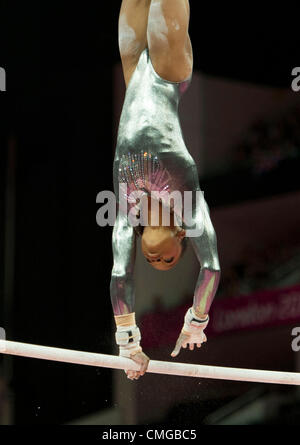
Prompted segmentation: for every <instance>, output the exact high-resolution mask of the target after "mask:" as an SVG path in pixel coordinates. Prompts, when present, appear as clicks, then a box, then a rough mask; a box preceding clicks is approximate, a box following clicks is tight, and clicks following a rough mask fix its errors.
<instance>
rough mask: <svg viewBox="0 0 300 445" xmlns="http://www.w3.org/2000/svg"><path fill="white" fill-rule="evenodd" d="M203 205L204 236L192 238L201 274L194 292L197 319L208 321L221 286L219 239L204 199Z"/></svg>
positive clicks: (194, 307)
mask: <svg viewBox="0 0 300 445" xmlns="http://www.w3.org/2000/svg"><path fill="white" fill-rule="evenodd" d="M202 204H203V205H202V206H201V207H202V212H201V213H202V218H203V226H202V227H203V229H204V230H203V233H202V235H200V236H198V237H191V238H190V240H191V243H192V246H193V248H194V251H195V254H196V256H197V259H198V261H199V264H200V272H199V276H198V280H197V284H196V288H195V292H194V299H193V309H194V312H195V314H196V315H197V317H199V318H200V319H206V318H207V315H208V313H209V310H210V307H211V304H212V302H213V299H214V296H215V294H216V291H217V288H218V285H219V281H220V264H219V257H218V250H217V238H216V233H215V230H214V227H213V225H212V222H211V219H210V214H209V208H208V206H207V204H206V202H205V200H204V199H203V201H202ZM200 217H201V216H200ZM201 224H202V223H201Z"/></svg>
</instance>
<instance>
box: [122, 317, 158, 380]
mask: <svg viewBox="0 0 300 445" xmlns="http://www.w3.org/2000/svg"><path fill="white" fill-rule="evenodd" d="M140 340H141V332H140V330H139V328H138V327H137V326H136V325H131V326H117V331H116V342H117V344H118V345H119V347H120V349H119V350H120V353H119V355H120V356H121V357H126V358H130V359H131V360H133V361H134V362H135V363H138V364H140V365H141V367H140V370H139V371H134V370H131V369H126V370H125V373H126V375H127V377H128V378H129V379H131V380H137V379H138V378H139V377H141V376H142V375H144V374H145V372H146V370H147V368H148V363H149V360H150V359H149V357H147V355H146V354H144V352H143V350H142V348H141V346H140Z"/></svg>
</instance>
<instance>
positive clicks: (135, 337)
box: [110, 212, 149, 380]
mask: <svg viewBox="0 0 300 445" xmlns="http://www.w3.org/2000/svg"><path fill="white" fill-rule="evenodd" d="M112 244H113V258H114V264H113V269H112V274H111V282H110V295H111V302H112V307H113V311H114V316H115V317H114V318H115V322H116V328H117V330H116V334H115V337H116V343H117V344H118V345H119V350H120V355H121V356H122V357H127V358H131V359H132V360H134V361H135V362H136V363H139V364H140V365H141V367H140V370H139V371H132V370H125V373H126V375H127V377H128V378H129V379H131V380H133V379H138V378H139V377H140V376H142V375H144V374H145V372H146V370H147V367H148V363H149V357H148V356H147V355H146V354H144V352H143V351H142V348H141V346H140V340H141V333H140V330H139V328H138V327H137V325H136V321H135V312H134V301H135V298H134V281H133V272H134V263H135V251H136V235H135V233H134V228H133V226H132V225H130V224H129V222H128V218H127V214H126V213H124V214H121V212H118V216H117V219H116V222H115V225H114V229H113V236H112Z"/></svg>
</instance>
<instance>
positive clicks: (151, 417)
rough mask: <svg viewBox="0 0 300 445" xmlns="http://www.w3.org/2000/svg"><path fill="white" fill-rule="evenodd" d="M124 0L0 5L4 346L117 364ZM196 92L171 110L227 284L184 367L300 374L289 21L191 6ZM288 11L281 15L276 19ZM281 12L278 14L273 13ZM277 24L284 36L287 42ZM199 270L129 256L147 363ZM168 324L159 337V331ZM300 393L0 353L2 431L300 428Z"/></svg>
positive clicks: (174, 322)
mask: <svg viewBox="0 0 300 445" xmlns="http://www.w3.org/2000/svg"><path fill="white" fill-rule="evenodd" d="M120 4H121V2H120V1H114V2H98V3H96V2H94V3H90V4H88V5H86V4H84V6H82V5H81V4H78V5H77V4H76V3H69V2H64V3H62V2H57V3H55V2H54V3H53V2H51V4H49V5H48V6H45V5H43V7H42V6H41V5H40V4H39V3H38V2H33V1H32V2H24V4H23V3H18V4H17V6H16V4H14V2H8V1H3V0H2V1H0V67H3V68H4V69H5V70H6V82H7V84H6V88H7V91H6V92H0V253H1V254H0V326H2V327H4V328H5V330H6V335H7V338H8V339H10V340H15V341H22V342H27V343H36V344H43V345H49V346H57V347H63V348H70V349H78V350H86V351H94V352H101V353H108V354H116V353H117V349H116V347H115V344H114V323H113V316H112V309H111V303H110V296H109V282H110V272H111V267H112V254H111V231H112V228H111V227H104V228H103V227H98V226H97V225H96V218H95V216H96V211H97V205H96V195H97V193H98V192H100V191H102V190H112V161H113V156H114V149H115V143H116V133H117V127H118V120H119V116H120V112H121V108H122V102H123V99H124V93H125V85H124V81H123V77H122V69H121V63H120V56H119V51H118V35H117V31H118V29H117V25H118V14H119V9H120ZM190 5H191V23H190V35H191V40H192V43H193V51H194V75H193V81H192V84H191V86H190V88H189V90H188V91H187V93H186V94H185V96H184V97H183V99H182V102H181V106H180V117H181V122H182V127H183V133H184V137H185V141H186V145H187V147H188V148H189V150H190V152H191V154H192V155H193V157H194V159H195V161H196V163H197V166H198V169H199V178H200V185H201V188H202V190H203V191H204V193H205V198H206V200H207V202H208V205H209V207H210V210H211V218H212V221H213V224H214V226H215V229H216V233H217V238H218V246H219V256H220V263H221V268H222V278H221V284H220V288H219V291H218V293H217V296H216V299H215V302H214V304H213V307H212V311H211V322H210V325H209V327H208V329H207V335H208V343H207V344H206V345H205V346H204V347H203V348H201V349H200V350H197V351H194V352H190V351H183V352H181V353H180V356H179V357H178V360H180V361H183V362H187V363H189V362H190V363H202V364H210V365H220V366H232V367H245V368H262V369H271V370H286V371H299V372H300V352H296V351H293V350H292V346H291V344H292V339H293V337H292V335H291V333H292V329H293V328H294V327H297V326H300V231H299V224H300V205H299V204H300V179H299V167H300V125H299V124H300V92H298V93H296V92H294V91H293V90H292V89H291V83H292V80H293V78H292V75H291V72H292V69H293V68H294V67H297V66H300V61H299V47H300V42H299V35H298V36H297V32H296V29H297V28H296V26H294V24H293V23H292V22H293V21H292V15H293V14H292V11H291V10H287V14H286V15H285V14H284V11H283V7H282V5H278V11H275V6H274V5H273V7H272V8H273V9H272V15H264V14H263V13H262V11H261V10H260V8H259V7H253V4H252V3H251V4H250V2H246V4H243V6H242V8H241V9H240V10H238V9H235V12H234V14H233V13H232V12H231V11H230V10H226V9H225V10H224V11H221V10H216V8H209V6H208V5H206V4H204V5H199V2H197V1H196V0H191V1H190ZM287 9H288V8H287ZM278 12H280V18H279V15H277V14H276V13H278ZM283 29H284V32H283ZM197 274H198V264H197V261H196V258H195V256H194V253H193V251H192V250H191V249H188V250H187V252H186V253H185V256H184V258H183V260H182V261H181V262H180V264H178V265H177V266H176V268H174V270H172V271H170V272H164V273H163V274H162V273H161V272H158V271H155V270H152V269H151V266H149V265H147V263H146V262H145V261H143V259H142V258H141V255H140V253H138V257H137V264H136V287H137V300H136V313H137V318H138V324H139V326H140V328H141V331H142V345H143V348H144V350H145V352H146V353H147V354H148V355H149V356H150V357H151V358H152V359H156V360H169V359H170V353H171V351H172V348H173V346H174V344H175V341H176V339H177V336H178V333H179V330H180V329H181V325H182V321H183V316H184V314H185V311H186V309H187V308H188V307H189V306H190V305H191V302H192V297H193V290H194V287H195V282H196V277H197ZM149 283H151V285H149ZM166 327H167V329H166ZM299 422H300V393H299V390H297V388H291V387H278V386H276V385H257V384H248V383H238V382H226V381H214V380H198V379H191V378H184V377H170V376H163V375H151V374H149V375H146V376H144V377H143V378H142V379H140V380H139V381H137V382H131V381H129V380H128V379H127V378H126V375H125V373H123V372H120V371H111V370H109V369H104V368H89V367H84V366H82V367H81V366H76V365H66V364H61V363H52V362H46V361H38V360H32V359H26V358H10V357H0V424H90V425H92V424H99V425H101V424H103V425H108V424H112V425H113V424H148V425H151V424H153V423H156V424H159V423H161V424H163V423H167V424H170V425H172V424H174V425H181V424H182V425H195V424H197V425H202V424H299Z"/></svg>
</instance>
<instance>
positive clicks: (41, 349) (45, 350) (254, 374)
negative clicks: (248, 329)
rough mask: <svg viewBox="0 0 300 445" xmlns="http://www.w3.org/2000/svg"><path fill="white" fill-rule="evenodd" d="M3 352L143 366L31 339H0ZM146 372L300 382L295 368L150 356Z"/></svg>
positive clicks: (118, 366) (104, 364)
mask: <svg viewBox="0 0 300 445" xmlns="http://www.w3.org/2000/svg"><path fill="white" fill-rule="evenodd" d="M0 353H2V354H9V355H19V356H22V357H30V358H38V359H43V360H53V361H57V362H65V363H74V364H78V365H88V366H97V367H104V368H115V369H133V370H139V369H140V366H139V365H138V364H136V363H134V362H133V361H132V360H130V359H127V358H123V357H119V356H115V355H106V354H96V353H94V352H84V351H74V350H71V349H61V348H52V347H49V346H39V345H30V344H28V343H17V342H13V341H8V340H0ZM147 372H152V373H156V374H169V375H177V376H186V377H201V378H209V379H221V380H236V381H242V382H257V383H276V384H282V385H300V373H296V372H279V371H262V370H256V369H241V368H224V367H220V366H208V365H194V364H188V363H177V362H162V361H156V360H150V362H149V366H148V370H147Z"/></svg>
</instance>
